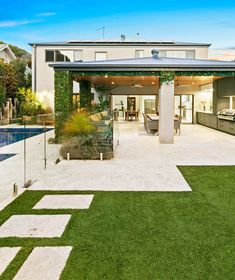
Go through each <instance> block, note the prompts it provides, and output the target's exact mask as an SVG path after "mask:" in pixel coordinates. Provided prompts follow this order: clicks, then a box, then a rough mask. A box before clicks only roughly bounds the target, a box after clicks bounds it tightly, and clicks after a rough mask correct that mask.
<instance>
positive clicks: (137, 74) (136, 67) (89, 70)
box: [50, 50, 235, 144]
mask: <svg viewBox="0 0 235 280" xmlns="http://www.w3.org/2000/svg"><path fill="white" fill-rule="evenodd" d="M152 54H153V56H152V57H150V58H138V59H122V60H107V61H95V62H65V63H53V64H50V66H51V67H53V68H54V70H55V111H56V112H57V113H58V112H59V113H60V119H58V120H57V124H56V133H57V134H58V133H59V131H60V129H61V125H62V121H61V120H63V119H66V118H67V117H68V116H69V114H70V113H71V111H72V95H73V86H72V85H73V81H77V82H79V84H80V92H79V95H80V106H81V107H84V108H89V106H90V104H91V102H92V100H93V98H94V93H93V92H92V90H91V87H92V85H94V84H95V85H96V86H97V85H98V86H110V87H113V92H114V94H115V90H116V88H119V90H122V89H123V88H125V90H127V89H129V93H130V94H131V89H132V88H133V86H136V85H141V87H143V88H144V89H145V91H146V92H147V94H153V95H155V96H156V101H157V104H158V111H159V131H158V133H159V142H160V143H166V144H172V143H174V96H175V93H176V91H177V90H178V89H179V88H181V89H182V88H184V89H185V88H190V89H191V90H192V89H193V88H194V87H197V86H200V85H206V84H208V83H213V82H215V81H217V80H220V79H223V78H225V77H235V63H234V62H222V61H210V60H188V59H177V58H163V57H159V56H158V52H157V51H156V50H154V51H153V52H152ZM213 102H214V101H213ZM213 113H214V114H216V113H217V112H216V107H213Z"/></svg>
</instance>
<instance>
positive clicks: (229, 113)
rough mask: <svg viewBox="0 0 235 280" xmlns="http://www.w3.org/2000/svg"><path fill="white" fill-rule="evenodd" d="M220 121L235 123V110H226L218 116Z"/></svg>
mask: <svg viewBox="0 0 235 280" xmlns="http://www.w3.org/2000/svg"><path fill="white" fill-rule="evenodd" d="M217 116H218V119H221V120H228V121H233V122H235V110H234V109H225V110H222V111H220V112H218V114H217Z"/></svg>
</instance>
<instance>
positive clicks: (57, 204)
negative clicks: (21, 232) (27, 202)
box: [33, 194, 94, 209]
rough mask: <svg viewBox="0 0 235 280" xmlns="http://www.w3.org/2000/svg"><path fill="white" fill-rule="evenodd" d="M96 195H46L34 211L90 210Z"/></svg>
mask: <svg viewBox="0 0 235 280" xmlns="http://www.w3.org/2000/svg"><path fill="white" fill-rule="evenodd" d="M93 197H94V195H85V194H84V195H80V194H79V195H78V194H75V195H73V194H71V195H67V194H62V195H45V196H44V197H43V198H42V199H41V200H40V201H39V202H38V203H37V204H36V205H35V206H34V207H33V209H88V208H89V207H90V204H91V202H92V199H93Z"/></svg>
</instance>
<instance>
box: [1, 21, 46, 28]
mask: <svg viewBox="0 0 235 280" xmlns="http://www.w3.org/2000/svg"><path fill="white" fill-rule="evenodd" d="M36 22H41V20H9V21H0V28H4V27H14V26H19V25H26V24H31V23H36Z"/></svg>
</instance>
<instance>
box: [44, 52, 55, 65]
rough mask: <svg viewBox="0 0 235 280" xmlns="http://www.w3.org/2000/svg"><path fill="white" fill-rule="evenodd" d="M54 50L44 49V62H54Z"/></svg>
mask: <svg viewBox="0 0 235 280" xmlns="http://www.w3.org/2000/svg"><path fill="white" fill-rule="evenodd" d="M54 60H55V58H54V51H46V62H54Z"/></svg>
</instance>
